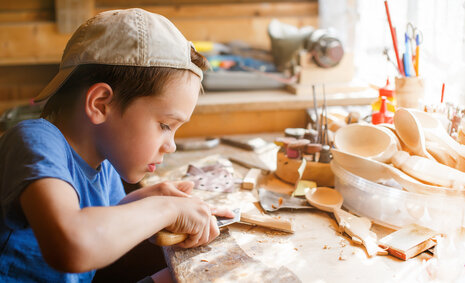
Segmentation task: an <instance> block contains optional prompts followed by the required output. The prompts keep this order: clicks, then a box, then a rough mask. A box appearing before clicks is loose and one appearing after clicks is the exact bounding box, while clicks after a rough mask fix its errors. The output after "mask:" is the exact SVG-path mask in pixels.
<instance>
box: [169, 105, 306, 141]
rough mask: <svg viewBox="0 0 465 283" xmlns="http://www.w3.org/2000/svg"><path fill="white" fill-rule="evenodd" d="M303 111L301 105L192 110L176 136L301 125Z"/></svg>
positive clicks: (278, 129)
mask: <svg viewBox="0 0 465 283" xmlns="http://www.w3.org/2000/svg"><path fill="white" fill-rule="evenodd" d="M306 115H307V114H306V111H305V109H302V110H283V111H254V112H252V111H250V112H229V113H222V114H221V113H206V114H194V115H192V117H191V120H190V122H189V123H187V124H185V125H183V126H182V127H181V128H180V129H179V130H178V132H177V133H176V137H200V136H218V135H229V134H231V135H233V134H246V133H263V132H281V131H284V129H285V128H290V127H305V126H306V122H307V117H306ZM251 121H253V122H251Z"/></svg>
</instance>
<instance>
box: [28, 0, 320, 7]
mask: <svg viewBox="0 0 465 283" xmlns="http://www.w3.org/2000/svg"><path fill="white" fill-rule="evenodd" d="M29 1H30V0H29ZM250 2H253V3H264V2H265V3H268V2H288V3H292V2H317V1H316V0H310V1H309V0H133V1H128V0H97V5H98V6H114V5H119V6H123V5H126V6H128V5H130V6H132V7H135V6H147V5H189V4H210V3H215V4H220V3H250Z"/></svg>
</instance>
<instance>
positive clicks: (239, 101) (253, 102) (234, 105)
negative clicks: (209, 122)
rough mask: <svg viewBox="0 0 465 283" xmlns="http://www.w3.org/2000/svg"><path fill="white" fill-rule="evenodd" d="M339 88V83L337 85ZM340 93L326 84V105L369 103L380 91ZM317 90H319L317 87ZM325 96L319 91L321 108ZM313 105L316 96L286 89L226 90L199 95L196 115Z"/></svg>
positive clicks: (300, 107) (341, 90)
mask: <svg viewBox="0 0 465 283" xmlns="http://www.w3.org/2000/svg"><path fill="white" fill-rule="evenodd" d="M335 88H336V86H335ZM336 89H337V90H338V92H331V91H330V90H331V87H330V86H327V87H326V96H327V97H326V99H327V101H326V102H327V105H328V106H332V105H342V106H344V105H368V104H370V103H371V102H372V101H373V99H376V97H377V95H378V94H377V92H376V91H375V90H372V89H366V90H362V91H360V90H352V89H351V88H350V87H346V88H345V89H344V88H342V87H339V88H336ZM317 91H318V89H317ZM322 104H323V96H322V95H321V93H320V92H317V105H318V107H321V105H322ZM305 108H313V97H312V95H311V93H309V94H308V95H302V96H296V95H292V94H290V93H288V92H286V91H284V90H261V91H227V92H208V93H207V94H206V95H201V96H200V97H199V102H198V104H197V107H196V109H195V113H196V114H201V113H226V112H232V111H256V110H260V111H271V110H295V109H305Z"/></svg>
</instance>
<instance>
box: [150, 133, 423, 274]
mask: <svg viewBox="0 0 465 283" xmlns="http://www.w3.org/2000/svg"><path fill="white" fill-rule="evenodd" d="M277 135H279V134H261V135H260V137H262V138H263V139H265V140H268V141H271V140H273V138H274V137H275V136H277ZM191 140H192V139H191ZM275 153H276V151H274V152H273V150H272V151H271V152H270V153H269V154H268V155H267V154H265V155H264V156H266V157H265V158H262V159H260V160H264V162H265V163H266V162H273V156H275ZM215 154H220V155H221V156H226V157H227V156H235V157H238V158H243V157H246V156H249V157H251V156H253V155H254V154H253V152H251V151H247V150H243V149H239V148H235V147H231V146H228V145H223V144H220V145H219V146H217V147H215V148H212V149H207V150H196V151H184V152H176V153H174V154H171V155H167V156H165V161H164V163H163V166H162V167H161V168H159V169H157V173H156V174H155V175H151V176H148V177H147V178H145V179H144V182H143V183H144V184H145V185H148V184H153V183H156V182H158V181H161V180H176V179H179V178H181V177H182V175H183V174H184V173H185V172H186V171H185V170H186V168H187V165H188V164H189V163H191V162H194V161H197V160H199V159H202V158H205V157H206V156H211V155H215ZM251 160H252V161H253V162H256V161H257V158H255V157H254V158H252V159H251ZM270 165H272V164H270ZM234 169H235V171H236V172H237V173H238V174H242V175H243V174H245V172H247V168H245V167H243V166H240V165H238V164H234ZM238 187H239V186H238ZM258 187H262V188H266V189H269V190H272V191H275V192H281V193H290V192H292V191H293V186H292V185H290V184H287V183H284V182H282V181H280V180H279V179H277V178H276V177H275V176H274V174H273V173H271V174H268V175H263V174H262V175H261V176H260V178H259V180H258ZM193 194H194V195H196V196H198V197H201V198H202V199H204V200H205V201H207V202H208V203H210V204H212V205H215V206H223V207H229V208H231V209H233V208H236V207H242V208H243V209H244V207H248V208H250V207H251V206H252V207H253V209H257V210H258V209H259V206H257V203H256V202H257V200H258V198H257V192H256V190H252V191H249V190H243V189H239V188H238V189H237V190H236V191H235V192H233V193H219V192H207V191H200V190H194V192H193ZM271 215H272V216H276V217H280V218H283V219H289V220H291V221H292V222H293V224H294V229H295V233H294V234H288V233H284V232H278V231H272V230H269V229H266V228H260V227H255V226H250V225H246V224H240V223H236V224H233V225H230V226H228V227H227V228H225V229H224V230H222V232H221V234H220V236H219V237H218V238H217V239H215V240H214V241H213V242H212V243H210V244H209V245H207V246H202V247H198V248H192V249H181V248H178V247H164V248H163V250H164V254H165V259H166V261H167V264H168V266H169V267H170V268H171V271H172V274H173V276H174V277H175V279H176V280H178V281H179V282H357V283H358V282H400V281H402V279H403V276H405V275H406V274H408V272H409V270H411V269H412V268H417V267H418V266H420V265H421V264H422V259H424V258H428V257H429V255H428V254H427V253H423V254H421V255H419V256H417V257H416V258H413V259H410V260H409V262H408V263H407V262H404V261H401V260H399V259H396V258H394V257H392V256H375V257H372V258H369V257H368V256H367V254H366V251H365V249H364V248H363V247H362V246H359V245H356V244H355V243H353V242H352V241H351V239H350V237H349V236H347V235H346V234H343V233H341V232H340V231H339V230H338V227H337V223H336V221H335V219H334V218H333V217H332V216H331V215H330V214H329V213H325V212H321V211H318V210H316V209H309V210H278V211H276V212H274V213H271ZM372 230H373V231H374V232H375V233H376V234H377V235H378V239H379V238H381V237H384V236H385V235H387V234H389V233H391V232H393V230H391V229H388V228H386V227H382V226H379V225H376V224H375V225H373V227H372Z"/></svg>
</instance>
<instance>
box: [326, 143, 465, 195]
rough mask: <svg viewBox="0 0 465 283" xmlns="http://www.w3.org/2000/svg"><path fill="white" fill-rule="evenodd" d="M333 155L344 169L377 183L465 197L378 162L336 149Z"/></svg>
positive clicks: (464, 193) (424, 192) (332, 151)
mask: <svg viewBox="0 0 465 283" xmlns="http://www.w3.org/2000/svg"><path fill="white" fill-rule="evenodd" d="M331 153H332V155H333V160H334V161H335V162H337V163H338V164H339V165H341V166H342V167H343V168H344V169H346V170H347V171H349V172H351V173H353V174H355V175H357V176H360V177H362V178H364V179H367V180H369V181H372V182H375V183H377V182H379V181H380V180H383V179H384V180H385V179H389V178H393V179H394V180H395V181H396V182H397V183H399V184H400V185H401V186H402V187H403V188H404V189H406V190H407V191H410V192H416V193H423V194H445V195H454V196H457V195H460V196H465V192H464V191H459V190H454V189H451V188H446V187H441V186H433V185H428V184H424V183H421V182H419V181H418V180H417V179H415V178H412V177H410V176H409V175H407V174H405V173H404V172H402V171H401V170H399V169H397V168H395V167H393V166H390V165H387V164H385V163H382V162H378V161H376V160H372V159H369V158H364V157H361V156H358V155H354V154H350V153H347V152H343V151H339V150H337V149H334V148H333V149H332V150H331Z"/></svg>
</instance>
